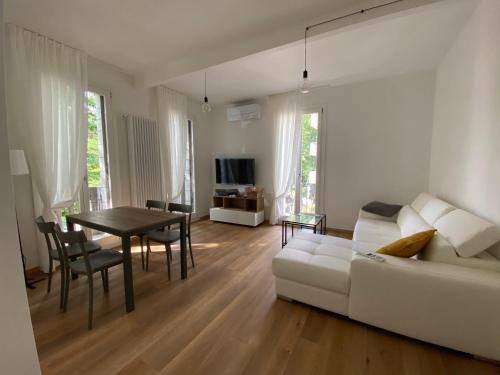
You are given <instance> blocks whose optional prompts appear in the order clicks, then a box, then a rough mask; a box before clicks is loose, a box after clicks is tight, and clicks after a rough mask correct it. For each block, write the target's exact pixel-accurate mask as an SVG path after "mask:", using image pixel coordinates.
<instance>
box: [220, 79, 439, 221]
mask: <svg viewBox="0 0 500 375" xmlns="http://www.w3.org/2000/svg"><path fill="white" fill-rule="evenodd" d="M434 84H435V82H434V74H433V73H432V72H422V73H415V74H407V75H403V76H396V77H391V78H385V79H380V80H375V81H368V82H362V83H355V84H349V85H344V86H338V87H325V88H320V89H316V90H313V91H312V92H311V93H310V94H308V95H305V96H304V97H303V100H304V103H303V106H304V107H305V108H321V107H323V108H324V110H325V112H324V117H323V125H324V126H325V127H326V129H325V130H326V132H325V133H326V134H325V137H326V142H325V144H326V152H325V161H324V163H325V164H324V166H325V186H324V191H325V193H324V200H325V212H326V214H327V218H328V226H329V227H335V228H343V229H352V228H353V226H354V223H355V221H356V218H357V213H358V210H359V208H360V207H361V206H362V205H363V204H365V203H367V202H369V201H372V200H382V201H388V202H394V203H408V202H410V201H411V200H413V199H414V198H415V196H416V195H417V194H418V193H419V192H421V191H424V190H427V188H428V181H429V164H430V149H431V133H432V116H433V101H434ZM260 103H261V105H262V107H263V116H262V119H261V120H260V121H257V122H255V123H254V124H252V125H248V126H247V127H246V128H242V127H241V126H239V125H229V124H228V123H227V121H226V120H225V107H224V106H220V107H217V108H216V109H215V110H214V112H213V115H212V125H211V126H212V127H213V133H212V134H213V152H212V160H211V163H212V164H213V158H215V157H217V156H240V157H241V156H242V155H245V157H255V158H256V165H257V181H256V183H257V184H258V185H262V186H264V188H265V189H266V191H267V192H268V193H269V192H270V191H271V188H272V186H271V179H272V170H271V162H272V156H271V123H270V120H269V113H268V106H267V101H266V100H265V99H263V100H260ZM211 173H212V189H213V183H214V177H213V173H214V172H213V166H212V167H211ZM267 196H268V200H267V202H266V204H269V198H270V197H269V195H267ZM267 211H268V210H266V213H268V212H267Z"/></svg>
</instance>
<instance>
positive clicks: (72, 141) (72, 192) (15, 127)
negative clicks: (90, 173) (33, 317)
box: [5, 24, 87, 269]
mask: <svg viewBox="0 0 500 375" xmlns="http://www.w3.org/2000/svg"><path fill="white" fill-rule="evenodd" d="M5 86H6V90H5V93H6V102H7V125H8V130H9V141H10V143H11V147H12V146H15V148H19V149H23V150H24V151H25V154H26V157H27V159H28V164H29V166H30V174H31V177H32V181H33V186H34V189H35V191H36V192H35V193H34V194H35V197H34V198H35V202H36V204H35V206H36V207H35V214H36V215H40V214H42V215H44V216H45V217H46V218H48V219H54V215H53V210H54V209H57V208H62V207H68V206H69V205H71V204H72V203H73V202H74V201H75V199H76V198H77V194H78V192H79V189H80V187H81V184H82V182H83V177H84V175H85V171H86V160H87V156H86V155H87V110H86V98H85V91H86V90H87V55H86V54H85V53H83V52H81V51H78V50H76V49H73V48H70V47H67V46H65V45H63V44H61V43H59V42H56V41H54V40H52V39H49V38H47V37H45V36H43V35H40V34H36V33H33V32H31V31H28V30H26V29H23V28H21V27H19V26H16V25H12V24H8V25H7V27H6V37H5ZM39 248H40V249H43V246H42V245H41V246H39ZM40 254H41V255H43V256H44V257H43V258H42V268H44V269H45V268H46V262H47V260H46V259H45V258H46V257H47V256H46V250H45V251H40Z"/></svg>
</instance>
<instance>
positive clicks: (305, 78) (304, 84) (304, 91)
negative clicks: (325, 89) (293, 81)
mask: <svg viewBox="0 0 500 375" xmlns="http://www.w3.org/2000/svg"><path fill="white" fill-rule="evenodd" d="M299 90H300V92H301V93H302V94H307V93H308V92H309V91H310V90H311V87H310V85H309V78H308V74H307V70H304V72H303V73H302V84H301V85H300V89H299Z"/></svg>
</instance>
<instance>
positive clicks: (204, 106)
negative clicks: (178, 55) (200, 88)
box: [201, 72, 212, 113]
mask: <svg viewBox="0 0 500 375" xmlns="http://www.w3.org/2000/svg"><path fill="white" fill-rule="evenodd" d="M201 110H202V111H203V112H205V113H206V112H210V111H211V110H212V106H211V105H210V104H209V103H208V98H207V72H205V97H204V98H203V104H202V105H201Z"/></svg>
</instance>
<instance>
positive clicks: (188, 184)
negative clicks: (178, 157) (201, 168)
mask: <svg viewBox="0 0 500 375" xmlns="http://www.w3.org/2000/svg"><path fill="white" fill-rule="evenodd" d="M187 126H188V136H187V142H186V171H185V173H184V191H183V193H182V203H184V204H189V205H191V207H192V208H193V212H194V211H195V183H194V182H195V181H194V149H193V122H192V121H191V120H188V123H187Z"/></svg>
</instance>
